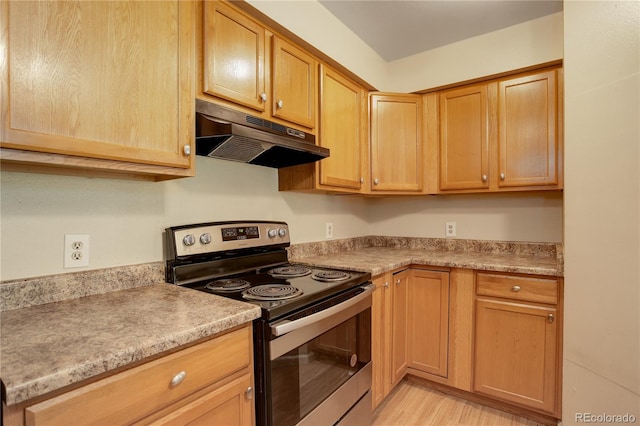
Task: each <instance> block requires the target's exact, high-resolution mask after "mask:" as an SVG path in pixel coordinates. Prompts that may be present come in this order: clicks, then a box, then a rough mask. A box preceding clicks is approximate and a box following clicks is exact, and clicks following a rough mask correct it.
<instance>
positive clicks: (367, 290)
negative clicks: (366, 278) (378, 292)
mask: <svg viewBox="0 0 640 426" xmlns="http://www.w3.org/2000/svg"><path fill="white" fill-rule="evenodd" d="M362 288H363V289H364V291H363V292H362V293H360V294H358V295H357V296H355V297H352V298H351V299H348V300H345V301H344V302H342V303H338V304H337V305H335V306H332V307H330V308H327V309H325V310H322V311H320V312H316V313H315V314H311V315H309V316H306V317H303V318H300V319H297V320H294V321H289V320H284V321H281V322H279V323H276V324H274V325H272V326H271V333H273V335H274V336H276V337H277V336H282V335H283V334H287V333H291V332H292V331H294V330H297V329H299V328H302V327H305V326H307V325H309V324H312V323H314V322H317V321H322V320H323V319H325V318H329V317H331V316H332V315H335V314H336V313H338V312H340V311H342V310H345V309H348V308H350V307H351V306H354V305H356V304H358V303H360V302H361V301H363V300H364V299H366V298H367V297H369V296H370V295H371V293H373V291H374V290H375V289H376V286H375V285H374V284H367V285H366V286H364V287H362Z"/></svg>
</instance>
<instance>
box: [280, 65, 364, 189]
mask: <svg viewBox="0 0 640 426" xmlns="http://www.w3.org/2000/svg"><path fill="white" fill-rule="evenodd" d="M319 111H320V117H319V124H320V126H319V131H318V134H317V137H316V143H317V144H318V145H320V146H323V147H325V148H328V149H329V151H330V152H331V155H330V156H329V158H325V159H323V160H321V161H318V162H316V163H311V164H303V165H300V166H294V167H285V168H281V169H279V170H278V178H279V189H280V190H281V191H287V190H308V191H311V190H321V191H337V192H344V191H347V192H359V191H360V190H361V188H362V186H363V184H364V176H365V173H364V170H365V165H364V163H365V162H364V156H365V155H366V144H367V135H368V133H367V127H366V126H367V119H366V117H367V95H366V92H365V90H364V89H363V88H362V87H361V86H359V85H358V84H356V83H354V82H352V81H351V80H349V79H348V78H346V77H345V76H344V75H342V74H340V73H338V72H337V71H335V70H334V69H332V68H331V67H329V66H327V65H324V64H322V65H320V96H319Z"/></svg>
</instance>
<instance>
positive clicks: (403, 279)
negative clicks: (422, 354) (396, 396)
mask: <svg viewBox="0 0 640 426" xmlns="http://www.w3.org/2000/svg"><path fill="white" fill-rule="evenodd" d="M409 277H410V273H409V271H408V270H404V271H401V272H397V273H395V274H393V277H392V284H391V287H392V290H391V387H392V388H393V387H394V386H395V385H397V384H398V383H399V382H400V380H402V378H403V377H404V375H405V374H406V373H407V367H408V365H409V341H408V339H407V332H408V328H409V285H410V283H409Z"/></svg>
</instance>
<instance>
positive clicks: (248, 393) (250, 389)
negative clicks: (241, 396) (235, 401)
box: [244, 386, 253, 400]
mask: <svg viewBox="0 0 640 426" xmlns="http://www.w3.org/2000/svg"><path fill="white" fill-rule="evenodd" d="M244 393H245V394H246V395H247V399H249V400H251V399H253V388H252V387H251V386H249V387H248V388H247V390H246V391H245V392H244Z"/></svg>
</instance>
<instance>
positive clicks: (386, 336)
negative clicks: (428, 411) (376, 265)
mask: <svg viewBox="0 0 640 426" xmlns="http://www.w3.org/2000/svg"><path fill="white" fill-rule="evenodd" d="M390 281H391V277H390V276H388V274H385V275H383V276H380V277H378V278H376V279H374V280H373V283H374V284H375V286H376V290H375V291H374V292H373V296H372V301H371V361H372V363H373V377H372V381H371V396H372V398H373V401H372V402H373V404H372V406H373V409H374V410H375V408H376V407H377V406H378V405H380V403H382V401H384V399H385V398H386V397H387V395H388V394H389V391H390V387H391V378H390V374H389V373H390V371H389V368H390V355H391V353H390V348H391V346H390V343H391V342H390V336H391V321H390V318H391V317H390V314H391V287H390Z"/></svg>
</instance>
